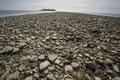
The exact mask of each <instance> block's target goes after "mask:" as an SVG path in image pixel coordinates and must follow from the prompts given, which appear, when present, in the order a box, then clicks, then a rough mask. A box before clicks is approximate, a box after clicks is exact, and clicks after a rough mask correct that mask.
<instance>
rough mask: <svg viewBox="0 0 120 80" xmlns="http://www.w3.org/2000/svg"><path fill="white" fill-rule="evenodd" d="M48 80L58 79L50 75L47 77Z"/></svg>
mask: <svg viewBox="0 0 120 80" xmlns="http://www.w3.org/2000/svg"><path fill="white" fill-rule="evenodd" d="M47 79H48V80H56V79H55V78H54V76H53V74H48V75H47Z"/></svg>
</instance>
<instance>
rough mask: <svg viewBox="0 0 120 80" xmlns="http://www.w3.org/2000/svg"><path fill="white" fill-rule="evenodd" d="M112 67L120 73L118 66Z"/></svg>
mask: <svg viewBox="0 0 120 80" xmlns="http://www.w3.org/2000/svg"><path fill="white" fill-rule="evenodd" d="M112 67H113V70H114V71H116V72H120V70H119V68H118V66H117V65H112Z"/></svg>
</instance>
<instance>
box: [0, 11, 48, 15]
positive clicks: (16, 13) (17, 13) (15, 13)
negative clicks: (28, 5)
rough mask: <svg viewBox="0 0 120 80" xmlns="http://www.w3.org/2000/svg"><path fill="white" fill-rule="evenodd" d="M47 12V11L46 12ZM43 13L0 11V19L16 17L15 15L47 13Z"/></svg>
mask: <svg viewBox="0 0 120 80" xmlns="http://www.w3.org/2000/svg"><path fill="white" fill-rule="evenodd" d="M47 12H49V11H47ZM47 12H45V11H37V10H36V11H32V10H0V17H8V16H17V15H25V14H37V13H47Z"/></svg>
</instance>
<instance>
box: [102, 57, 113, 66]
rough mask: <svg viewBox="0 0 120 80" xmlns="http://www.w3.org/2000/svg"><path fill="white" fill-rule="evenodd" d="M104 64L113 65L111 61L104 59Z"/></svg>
mask: <svg viewBox="0 0 120 80" xmlns="http://www.w3.org/2000/svg"><path fill="white" fill-rule="evenodd" d="M104 63H105V64H108V65H109V64H113V60H111V59H108V58H106V59H105V61H104Z"/></svg>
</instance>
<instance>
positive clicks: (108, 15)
mask: <svg viewBox="0 0 120 80" xmlns="http://www.w3.org/2000/svg"><path fill="white" fill-rule="evenodd" d="M59 12H61V13H62V12H63V13H77V14H86V15H95V16H100V17H112V18H120V15H119V14H107V13H84V12H70V11H68V12H66V11H40V12H32V11H31V13H18V14H10V15H8V16H3V17H2V16H1V17H0V18H5V17H14V16H22V15H35V14H41V13H59Z"/></svg>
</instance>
